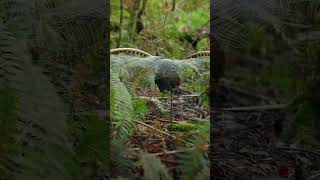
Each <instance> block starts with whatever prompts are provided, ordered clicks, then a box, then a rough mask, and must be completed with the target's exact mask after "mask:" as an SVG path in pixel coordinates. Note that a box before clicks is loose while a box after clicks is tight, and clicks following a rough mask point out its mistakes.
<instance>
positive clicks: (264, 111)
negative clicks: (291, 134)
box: [211, 83, 320, 180]
mask: <svg viewBox="0 0 320 180" xmlns="http://www.w3.org/2000/svg"><path fill="white" fill-rule="evenodd" d="M216 93H217V94H216V97H217V98H219V99H217V101H218V102H219V106H220V107H223V108H224V107H225V108H224V109H223V108H222V109H220V110H216V111H215V112H214V115H215V118H214V125H213V126H212V127H211V136H212V137H211V139H214V141H213V142H211V143H212V148H213V154H212V156H211V163H212V167H211V175H212V176H214V177H217V178H216V179H230V180H233V179H239V177H241V179H251V178H253V176H276V177H284V178H288V179H308V178H307V177H310V176H314V175H319V173H320V171H319V168H318V167H317V164H318V163H319V161H320V154H319V153H316V152H314V151H313V152H311V151H308V150H306V149H303V148H301V147H299V145H298V143H294V144H286V143H284V142H282V141H281V140H280V138H279V134H280V133H281V128H282V125H284V124H286V123H288V120H289V119H290V116H289V115H288V113H286V111H285V105H275V106H266V105H268V104H269V103H270V102H268V101H272V99H270V98H267V97H263V96H258V95H257V93H256V92H251V93H250V90H248V89H246V88H244V87H242V88H239V87H238V86H237V88H232V87H231V86H228V85H227V84H223V83H222V85H221V86H219V88H218V91H217V92H216ZM237 107H241V108H237ZM242 107H247V108H242ZM218 177H220V178H218Z"/></svg>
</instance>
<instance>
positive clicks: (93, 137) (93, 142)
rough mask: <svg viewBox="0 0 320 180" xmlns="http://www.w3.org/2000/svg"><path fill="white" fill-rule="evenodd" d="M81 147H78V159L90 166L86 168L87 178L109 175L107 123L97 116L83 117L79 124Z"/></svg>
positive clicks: (84, 170)
mask: <svg viewBox="0 0 320 180" xmlns="http://www.w3.org/2000/svg"><path fill="white" fill-rule="evenodd" d="M77 126H78V127H79V128H78V132H77V134H78V135H77V136H78V137H79V140H78V141H79V145H78V146H77V147H76V153H77V157H78V159H81V160H82V161H84V162H86V163H88V164H90V165H89V166H88V165H87V166H85V167H84V169H83V173H84V174H86V177H92V178H93V177H94V176H100V177H104V176H106V175H107V172H108V171H107V170H109V169H108V162H109V159H108V156H107V155H106V150H107V148H108V147H107V143H106V134H107V128H106V126H107V123H106V121H105V120H104V119H101V118H99V117H98V116H97V115H94V114H92V115H88V116H85V117H81V118H80V119H79V122H78V123H77Z"/></svg>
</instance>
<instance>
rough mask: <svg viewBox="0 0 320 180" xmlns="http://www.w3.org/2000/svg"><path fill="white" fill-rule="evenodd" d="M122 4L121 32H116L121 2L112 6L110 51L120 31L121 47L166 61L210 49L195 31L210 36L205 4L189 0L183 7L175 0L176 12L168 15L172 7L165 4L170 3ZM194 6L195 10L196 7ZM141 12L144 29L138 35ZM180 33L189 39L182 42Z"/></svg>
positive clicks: (129, 2)
mask: <svg viewBox="0 0 320 180" xmlns="http://www.w3.org/2000/svg"><path fill="white" fill-rule="evenodd" d="M123 2H124V9H123V24H122V28H121V29H118V28H119V26H120V23H119V22H120V14H121V13H120V2H119V1H114V2H111V9H112V12H111V17H110V21H111V24H112V25H113V27H114V28H113V29H112V30H111V48H115V47H116V44H117V41H118V38H119V31H121V35H122V38H121V43H120V47H139V48H140V49H143V50H145V51H147V52H149V53H151V54H154V55H155V54H157V53H158V54H159V55H161V56H165V57H168V58H184V57H185V56H186V55H188V54H189V53H190V52H192V51H194V50H200V49H201V50H208V49H209V43H208V42H206V41H208V39H209V37H208V36H207V35H203V34H199V33H198V31H205V32H209V17H210V13H209V12H210V11H209V7H210V6H209V5H208V2H203V1H198V0H192V1H188V3H186V2H183V1H179V0H177V2H176V4H179V6H178V7H176V9H175V11H170V8H172V7H169V6H168V4H171V3H168V2H165V3H163V2H162V1H160V0H154V1H142V0H141V1H132V0H130V1H123ZM137 2H139V3H140V4H138V3H137ZM143 3H145V6H143ZM194 4H197V6H196V7H195V6H194ZM140 12H143V13H142V15H141V19H140V22H142V24H143V28H142V30H141V32H139V33H137V32H136V28H137V26H136V22H137V21H138V17H137V15H138V14H139V13H140ZM116 27H117V28H116ZM183 33H185V34H187V35H188V37H191V38H184V37H183V36H181V35H182V34H183ZM181 37H182V38H181ZM200 42H201V43H200ZM197 44H199V45H197ZM193 46H194V47H193Z"/></svg>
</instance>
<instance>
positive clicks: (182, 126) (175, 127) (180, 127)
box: [167, 122, 199, 132]
mask: <svg viewBox="0 0 320 180" xmlns="http://www.w3.org/2000/svg"><path fill="white" fill-rule="evenodd" d="M198 128H199V127H198V126H197V125H195V124H191V123H188V122H181V123H177V124H172V125H171V124H170V125H168V127H167V129H168V130H169V131H180V132H190V131H194V130H197V129H198Z"/></svg>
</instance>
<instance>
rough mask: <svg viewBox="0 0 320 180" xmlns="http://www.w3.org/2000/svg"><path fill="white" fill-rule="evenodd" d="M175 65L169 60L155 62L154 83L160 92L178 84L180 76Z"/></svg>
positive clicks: (172, 88)
mask: <svg viewBox="0 0 320 180" xmlns="http://www.w3.org/2000/svg"><path fill="white" fill-rule="evenodd" d="M177 69H178V68H177V65H176V64H174V63H173V62H170V60H160V61H159V62H157V63H156V71H155V79H154V80H155V83H156V84H157V86H158V88H159V90H160V92H164V91H170V92H173V90H174V89H175V88H177V87H179V86H180V76H179V74H178V72H177Z"/></svg>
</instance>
